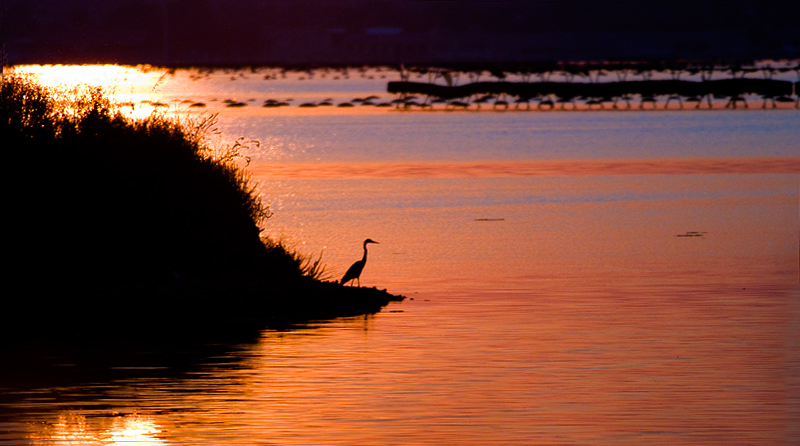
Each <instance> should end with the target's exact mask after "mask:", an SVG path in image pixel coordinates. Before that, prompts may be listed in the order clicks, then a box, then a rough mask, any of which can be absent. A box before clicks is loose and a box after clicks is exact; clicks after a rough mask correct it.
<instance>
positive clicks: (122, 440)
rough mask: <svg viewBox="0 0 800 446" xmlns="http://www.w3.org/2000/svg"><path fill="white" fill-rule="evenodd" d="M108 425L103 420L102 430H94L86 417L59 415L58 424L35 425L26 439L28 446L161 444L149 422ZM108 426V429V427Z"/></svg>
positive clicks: (118, 420) (134, 419)
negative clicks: (45, 445)
mask: <svg viewBox="0 0 800 446" xmlns="http://www.w3.org/2000/svg"><path fill="white" fill-rule="evenodd" d="M112 420H113V421H111V423H108V418H105V419H103V421H104V422H102V424H103V425H104V426H94V425H92V424H93V423H90V422H89V420H87V418H86V416H84V415H78V414H62V415H60V416H59V417H58V421H56V422H55V423H52V424H47V425H36V426H35V432H34V433H32V434H31V435H30V436H29V440H30V441H31V444H82V445H93V444H97V445H106V446H108V445H120V446H121V445H126V446H128V445H139V446H156V445H163V444H164V442H163V441H162V440H160V439H158V438H156V435H158V434H159V433H161V430H160V429H159V427H158V426H157V425H156V423H154V422H153V421H152V420H149V419H146V418H144V417H140V416H137V415H131V416H122V417H114V418H113V419H112ZM109 424H110V425H109Z"/></svg>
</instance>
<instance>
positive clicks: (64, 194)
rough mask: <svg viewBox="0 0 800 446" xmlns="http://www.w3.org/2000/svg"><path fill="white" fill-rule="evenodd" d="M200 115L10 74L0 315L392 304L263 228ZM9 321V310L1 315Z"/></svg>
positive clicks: (112, 321) (192, 313) (226, 320)
mask: <svg viewBox="0 0 800 446" xmlns="http://www.w3.org/2000/svg"><path fill="white" fill-rule="evenodd" d="M209 122H210V121H208V120H206V121H202V122H198V123H195V124H191V125H188V124H181V123H178V122H177V121H175V120H172V119H169V118H167V117H165V116H163V115H159V114H153V115H151V116H149V117H147V118H144V119H132V118H129V117H126V116H124V115H122V114H121V113H119V111H118V110H117V109H116V108H115V105H114V104H112V103H111V102H110V101H109V100H108V99H107V98H106V97H105V96H104V95H103V94H102V92H101V91H99V90H93V89H88V90H85V91H83V92H82V93H73V94H66V95H59V94H55V93H54V92H51V91H48V90H47V89H45V88H43V87H41V86H39V85H37V84H36V83H34V82H31V81H30V80H27V79H21V78H17V77H7V78H6V79H5V80H4V82H3V84H2V90H0V135H2V141H3V144H2V147H3V149H4V152H5V161H4V163H3V167H4V169H3V170H4V172H3V178H4V183H5V188H4V190H5V196H6V197H7V198H6V200H5V203H4V204H5V209H4V215H6V216H7V218H6V230H5V231H4V234H3V236H4V243H3V245H4V247H3V252H4V257H5V261H4V264H5V265H7V266H5V267H4V274H3V275H4V280H3V284H2V287H3V288H4V290H3V292H2V296H3V297H2V305H3V308H4V311H3V314H4V316H5V317H6V318H9V317H11V318H13V319H14V320H15V322H16V323H17V324H16V325H18V326H19V325H24V326H27V327H28V328H29V331H37V330H39V329H40V328H42V327H53V326H58V327H62V328H70V327H72V328H75V327H76V325H78V323H79V322H78V321H80V324H83V325H81V326H82V327H86V325H87V324H89V325H108V326H111V327H113V326H117V324H118V323H119V322H120V321H136V323H137V324H138V323H141V324H142V325H143V326H146V327H153V326H161V327H163V326H189V325H191V326H196V327H209V326H212V325H220V324H221V325H226V324H227V325H231V324H234V325H235V324H239V323H244V322H247V323H251V324H258V323H264V322H268V321H275V320H280V319H304V318H324V317H332V316H339V315H352V314H360V313H365V312H374V311H378V310H379V309H380V308H381V306H383V305H385V304H386V303H387V302H388V301H389V300H392V299H396V297H395V296H391V295H389V294H388V293H385V292H381V291H378V290H374V289H373V290H364V289H362V290H356V289H346V288H344V287H341V286H338V285H335V284H332V283H326V282H323V281H320V280H319V265H318V264H315V263H314V262H313V261H309V260H308V258H307V257H304V256H303V255H301V254H298V253H296V252H293V251H292V250H289V249H286V247H285V246H284V245H283V244H281V243H279V242H275V241H273V240H270V239H269V238H266V237H264V236H263V235H262V233H261V229H260V225H262V224H263V223H264V222H265V220H266V219H267V218H268V216H269V210H268V209H267V208H266V207H264V206H263V205H262V204H261V201H260V200H259V197H258V195H257V193H256V191H255V186H254V184H253V183H252V182H251V181H250V179H249V177H248V175H247V173H246V171H245V170H244V169H243V168H241V167H240V166H239V165H237V163H236V161H237V151H236V150H237V146H236V145H234V146H232V147H226V148H216V149H214V148H209V147H208V146H207V145H206V144H205V143H204V135H205V131H206V130H207V127H208V124H209ZM12 315H13V316H12Z"/></svg>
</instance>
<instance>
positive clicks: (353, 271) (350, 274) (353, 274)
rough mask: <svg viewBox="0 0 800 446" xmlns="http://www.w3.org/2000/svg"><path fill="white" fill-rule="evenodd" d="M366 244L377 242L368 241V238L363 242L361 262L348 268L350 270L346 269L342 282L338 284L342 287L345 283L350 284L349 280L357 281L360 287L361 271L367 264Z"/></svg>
mask: <svg viewBox="0 0 800 446" xmlns="http://www.w3.org/2000/svg"><path fill="white" fill-rule="evenodd" d="M368 243H375V244H378V242H376V241H374V240H372V239H369V238H368V239H366V240H364V257H362V258H361V260H358V261H356V262H355V263H353V264H352V265H351V266H350V268H348V269H347V272H346V273H344V277H342V280H341V282H339V283H341V284H342V285H344V284H345V283H347V282H350V281H351V280H356V281H358V286H361V271H363V270H364V265H366V264H367V244H368Z"/></svg>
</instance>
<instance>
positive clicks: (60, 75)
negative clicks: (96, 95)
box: [16, 65, 141, 89]
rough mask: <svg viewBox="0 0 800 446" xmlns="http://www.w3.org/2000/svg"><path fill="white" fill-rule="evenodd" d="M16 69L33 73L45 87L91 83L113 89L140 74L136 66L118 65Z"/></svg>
mask: <svg viewBox="0 0 800 446" xmlns="http://www.w3.org/2000/svg"><path fill="white" fill-rule="evenodd" d="M16 71H17V72H19V73H25V74H31V75H33V76H34V77H35V78H36V79H37V80H38V81H39V83H41V84H42V85H44V86H46V87H63V88H73V87H76V86H78V85H92V86H98V87H103V88H104V89H113V88H114V87H116V86H117V85H119V84H121V83H125V82H130V81H131V80H132V79H133V78H135V77H137V76H139V75H141V71H139V70H137V69H136V68H133V67H124V66H119V65H24V66H21V67H17V68H16Z"/></svg>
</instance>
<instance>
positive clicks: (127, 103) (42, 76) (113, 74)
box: [14, 65, 165, 117]
mask: <svg viewBox="0 0 800 446" xmlns="http://www.w3.org/2000/svg"><path fill="white" fill-rule="evenodd" d="M14 72H15V73H17V74H21V75H26V76H31V77H32V78H33V79H35V80H36V82H38V83H39V84H40V85H42V86H44V87H47V88H52V89H55V90H56V91H59V92H62V93H66V94H68V95H69V94H73V92H74V91H76V89H77V91H80V90H81V89H84V88H94V87H99V88H101V89H102V90H103V93H104V94H105V95H106V97H108V98H109V99H111V100H112V101H115V102H117V103H119V104H120V105H122V106H123V107H121V111H123V112H125V113H126V114H129V115H131V116H132V117H145V116H147V115H149V114H150V113H151V112H152V111H153V107H152V106H151V104H150V100H151V99H152V97H153V91H154V89H155V87H154V85H158V83H159V81H160V79H161V78H163V76H164V75H165V70H160V69H153V68H151V67H149V66H136V67H133V66H120V65H21V66H18V67H14Z"/></svg>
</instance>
